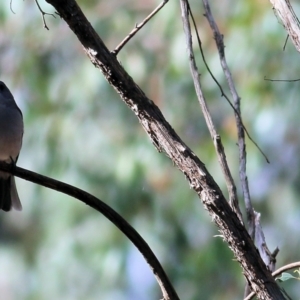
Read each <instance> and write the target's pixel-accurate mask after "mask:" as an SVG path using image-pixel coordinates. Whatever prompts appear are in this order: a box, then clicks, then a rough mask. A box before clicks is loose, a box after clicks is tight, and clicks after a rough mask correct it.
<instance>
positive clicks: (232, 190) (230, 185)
mask: <svg viewBox="0 0 300 300" xmlns="http://www.w3.org/2000/svg"><path fill="white" fill-rule="evenodd" d="M180 5H181V12H182V13H181V15H182V21H183V27H184V31H185V36H186V43H187V51H188V56H189V62H190V70H191V73H192V77H193V81H194V86H195V90H196V93H197V97H198V101H199V103H200V106H201V110H202V112H203V115H204V118H205V121H206V124H207V127H208V130H209V132H210V135H211V137H212V140H213V142H214V146H215V149H216V152H217V156H218V160H219V163H220V166H221V169H222V172H223V174H224V177H225V181H226V186H227V189H228V193H229V201H230V203H231V207H232V209H233V210H234V211H235V212H236V214H237V215H238V217H239V219H240V221H241V223H243V221H242V214H241V211H240V209H239V206H238V205H232V203H234V204H235V203H237V204H238V199H237V192H236V186H235V183H234V181H233V178H232V175H231V172H230V169H229V166H228V163H227V159H226V155H225V151H224V148H223V145H222V141H221V137H220V135H219V134H217V132H216V129H215V126H214V124H213V121H212V118H211V115H210V112H209V109H208V106H207V103H206V100H205V98H204V95H203V93H202V90H201V86H200V80H199V73H198V68H197V65H196V61H195V56H194V51H193V46H192V32H191V27H190V22H189V12H191V11H190V8H189V4H188V1H185V0H181V1H180Z"/></svg>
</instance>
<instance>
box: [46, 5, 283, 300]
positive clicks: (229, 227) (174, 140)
mask: <svg viewBox="0 0 300 300" xmlns="http://www.w3.org/2000/svg"><path fill="white" fill-rule="evenodd" d="M47 2H48V3H49V4H51V5H53V6H54V7H55V9H56V10H57V12H58V13H59V15H60V16H61V17H62V18H63V19H64V20H65V21H66V22H67V23H68V25H69V26H70V28H71V30H72V31H73V32H74V33H75V34H76V36H77V37H78V39H79V41H80V42H81V44H82V46H83V48H84V51H85V52H86V54H87V55H88V57H89V58H90V60H91V62H92V63H93V64H94V66H95V67H97V68H99V69H100V70H101V72H102V73H103V75H104V76H105V78H106V79H107V81H108V82H109V84H111V85H112V86H113V87H114V89H115V90H116V91H117V93H118V94H119V95H120V97H121V98H122V100H123V101H124V102H125V103H126V104H127V105H128V106H129V108H130V109H131V110H132V111H133V112H134V114H135V115H136V116H137V118H138V119H139V121H140V123H141V125H142V126H143V128H144V130H145V131H146V133H147V134H148V136H149V137H150V139H151V141H152V142H153V144H154V145H155V147H156V148H157V150H158V151H159V152H161V151H164V152H165V153H166V154H167V156H168V157H169V158H170V159H171V160H172V161H173V163H174V164H175V165H176V166H177V167H178V168H179V169H180V170H181V171H182V172H183V173H184V174H185V176H186V178H187V180H188V181H189V183H190V186H191V187H192V188H193V189H194V190H195V191H196V192H197V194H198V196H199V198H200V199H201V200H202V202H203V205H204V207H205V208H206V209H207V210H208V211H209V213H210V215H211V216H212V219H213V221H214V222H215V223H216V225H217V226H218V227H219V229H220V232H221V234H222V236H223V238H224V240H225V241H226V242H227V243H228V245H229V247H230V249H231V250H232V251H233V253H234V255H235V257H236V259H237V260H238V261H239V262H240V264H241V266H242V268H243V272H244V274H245V276H246V278H247V280H248V281H249V283H250V284H251V288H252V290H253V291H255V292H256V294H257V296H258V298H259V299H272V300H274V299H284V297H283V295H282V293H281V291H280V289H279V287H278V285H277V284H276V282H275V280H274V279H273V278H272V276H271V274H270V272H269V271H268V270H267V268H266V266H265V264H264V263H263V261H262V259H261V258H260V256H259V254H258V252H257V250H256V248H255V246H254V244H253V242H252V240H251V238H250V236H249V234H248V232H247V230H246V229H245V228H244V226H242V225H241V223H240V220H239V219H238V217H237V215H236V214H235V213H234V212H233V211H232V209H231V208H230V206H229V204H228V203H227V201H226V199H225V198H224V196H223V194H222V192H221V190H220V188H219V186H218V185H217V184H216V182H215V181H214V179H213V178H212V176H211V175H210V174H209V173H208V171H207V170H206V168H205V166H204V164H203V163H202V162H201V161H200V160H199V158H198V157H197V156H196V155H195V154H194V153H193V152H192V151H191V150H190V148H189V147H188V146H187V145H185V144H184V142H183V141H182V140H181V139H180V137H179V136H178V135H177V134H176V132H175V131H174V130H173V128H172V127H171V126H170V124H169V123H168V122H167V121H166V120H165V118H164V117H163V115H162V113H161V111H160V110H159V109H158V107H157V106H156V105H155V104H154V103H153V101H151V100H150V99H148V98H147V97H146V95H145V94H144V92H143V91H142V90H141V89H140V87H139V86H138V85H137V84H136V83H135V82H134V81H133V79H132V78H131V77H130V76H129V75H128V74H127V73H126V71H125V70H124V69H123V67H122V66H121V65H120V64H119V62H118V61H117V59H116V57H115V56H114V55H113V54H111V53H110V52H109V50H108V49H107V47H106V46H105V45H104V43H103V41H102V40H101V39H100V37H99V36H98V34H97V33H96V32H95V30H94V29H93V27H92V26H91V24H90V23H89V22H88V20H87V19H86V17H85V16H84V14H83V13H82V11H81V10H80V8H79V6H78V5H77V3H76V2H75V1H74V0H65V1H60V0H47ZM173 299H174V298H173Z"/></svg>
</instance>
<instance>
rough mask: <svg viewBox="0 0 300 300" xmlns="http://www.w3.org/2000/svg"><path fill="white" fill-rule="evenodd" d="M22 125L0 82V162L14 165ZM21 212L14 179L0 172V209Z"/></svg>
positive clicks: (21, 134) (20, 142)
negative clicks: (12, 209)
mask: <svg viewBox="0 0 300 300" xmlns="http://www.w3.org/2000/svg"><path fill="white" fill-rule="evenodd" d="M23 131H24V125H23V116H22V112H21V110H20V109H19V107H18V106H17V104H16V102H15V99H14V97H13V95H12V94H11V92H10V90H9V89H8V88H7V86H6V85H5V84H4V83H3V82H2V81H0V161H5V162H7V163H14V164H15V163H16V162H17V159H18V156H19V152H20V149H21V146H22V137H23ZM12 207H13V208H14V209H17V210H21V209H22V205H21V202H20V199H19V196H18V192H17V188H16V183H15V178H14V176H12V175H11V174H9V173H6V172H3V171H0V209H2V210H4V211H9V210H11V208H12Z"/></svg>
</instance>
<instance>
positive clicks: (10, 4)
mask: <svg viewBox="0 0 300 300" xmlns="http://www.w3.org/2000/svg"><path fill="white" fill-rule="evenodd" d="M9 7H10V10H11V12H12V13H13V14H16V13H15V12H14V11H13V9H12V0H10V3H9Z"/></svg>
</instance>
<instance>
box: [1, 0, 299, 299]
mask: <svg viewBox="0 0 300 300" xmlns="http://www.w3.org/2000/svg"><path fill="white" fill-rule="evenodd" d="M294 2H295V1H294ZM294 2H293V3H292V4H293V6H294V8H295V10H296V12H300V7H299V4H297V3H294ZM78 3H79V5H80V6H81V8H82V9H83V11H84V13H85V14H86V16H87V17H88V19H89V21H90V22H91V24H92V25H93V26H94V27H95V29H96V30H97V32H98V33H99V35H100V36H101V38H102V39H103V41H104V42H105V43H106V45H107V46H108V48H109V49H111V50H113V49H114V47H115V46H116V45H117V44H118V43H119V42H120V41H121V40H122V39H123V38H124V37H125V36H126V35H127V34H128V33H129V32H130V31H131V30H132V28H133V27H134V25H135V23H138V22H140V21H141V20H143V19H144V18H145V17H146V16H147V15H148V14H149V13H150V12H151V11H152V10H153V9H154V8H155V7H156V5H158V4H159V1H154V0H144V1H132V0H127V1H126V0H124V1H113V0H112V1H95V0H94V1H92V0H86V1H83V0H81V1H78ZM212 4H213V5H212V11H213V13H214V16H215V18H216V20H217V21H218V25H219V28H220V30H221V32H222V33H223V34H224V39H225V44H226V55H227V59H228V62H229V66H230V68H231V71H232V74H233V77H234V79H235V82H236V86H237V89H238V92H239V94H240V96H241V98H242V112H243V118H244V123H245V124H246V126H247V128H248V130H249V132H250V133H251V135H252V137H253V138H254V139H255V140H256V141H257V142H258V144H259V145H260V147H261V148H262V149H263V150H264V152H265V153H266V154H267V156H268V158H269V160H270V161H271V163H270V164H267V163H266V161H265V160H264V158H263V157H262V156H261V154H260V153H259V152H258V150H257V149H256V148H255V147H254V146H253V144H252V143H251V142H249V141H247V147H248V148H247V149H248V165H247V167H248V179H249V184H250V190H251V195H252V200H253V203H254V206H255V209H256V210H257V211H259V212H261V214H262V225H263V229H264V232H265V235H266V240H267V243H268V245H269V247H270V249H271V250H273V249H274V248H275V247H276V246H278V247H279V248H280V250H281V251H280V252H279V255H278V260H277V267H280V266H282V265H284V264H287V263H290V262H293V261H296V260H299V247H300V243H299V228H300V224H299V211H300V201H299V192H300V189H299V186H300V185H299V155H298V153H299V152H300V147H299V145H300V143H299V137H300V130H299V127H300V126H299V97H298V92H297V91H298V90H299V83H298V82H270V81H266V80H264V77H265V76H266V77H268V78H272V79H295V78H298V77H299V65H298V63H297V62H298V59H299V55H298V53H297V52H296V50H295V49H294V47H293V45H292V44H291V42H290V41H288V43H287V47H286V49H285V51H283V50H282V48H283V45H284V41H285V39H286V33H285V30H284V29H283V27H282V25H281V24H280V23H279V22H278V21H277V19H276V18H275V16H274V14H273V11H272V8H271V4H270V3H269V2H268V1H265V2H261V1H258V0H253V1H239V2H238V1H233V0H224V1H218V2H214V3H212ZM40 5H41V6H42V7H43V9H44V10H45V11H47V12H53V8H52V7H51V6H49V5H47V4H46V3H45V2H44V1H40ZM191 6H192V9H193V12H194V15H195V17H196V20H197V24H198V30H199V32H200V35H201V39H202V42H203V47H204V51H205V55H206V59H207V60H208V63H209V65H210V68H211V70H212V72H213V73H214V75H215V76H216V77H217V78H218V80H219V82H220V83H221V84H222V85H223V87H224V89H225V90H226V92H227V93H228V89H227V87H226V82H225V78H224V75H223V73H222V70H221V67H220V64H219V59H218V55H217V51H216V47H215V43H214V40H213V37H212V33H211V30H210V29H209V27H208V25H207V21H206V19H205V17H204V16H203V8H202V4H201V3H200V2H199V1H195V0H194V1H191ZM12 7H13V11H14V12H15V13H13V12H12V11H11V10H10V5H9V1H2V2H1V3H0V25H1V30H0V53H1V55H0V79H1V80H3V81H4V82H5V83H6V84H7V85H8V87H9V88H10V89H11V91H12V92H13V94H14V96H15V99H16V101H17V103H18V105H19V106H20V108H21V109H22V111H23V114H24V122H25V135H24V140H23V148H22V152H21V155H20V158H19V162H18V165H19V166H21V167H24V168H28V169H30V170H33V171H35V172H39V173H41V174H44V175H47V176H51V177H54V178H56V179H58V180H62V181H64V182H67V183H69V184H72V185H75V186H77V187H79V188H81V189H84V190H86V191H88V192H90V193H91V194H93V195H95V196H97V197H99V198H100V199H102V200H103V201H105V202H106V203H107V204H109V205H110V206H112V207H113V208H114V209H115V210H116V211H117V212H119V213H120V214H121V215H122V216H123V217H124V218H125V219H126V220H127V221H128V222H129V223H130V224H131V225H133V226H134V227H135V228H136V229H137V230H138V232H139V233H140V234H141V235H142V236H143V237H144V238H145V240H146V241H147V242H148V243H149V245H150V247H151V248H152V249H153V251H154V252H155V254H156V255H157V257H158V258H159V260H160V261H161V263H162V265H163V267H164V268H165V270H166V272H167V274H168V275H169V277H170V279H171V281H172V283H173V284H174V286H175V289H176V290H177V292H178V294H179V297H180V298H182V299H224V300H226V299H230V300H232V299H241V297H242V295H243V288H244V283H245V282H244V279H243V276H242V272H241V268H240V267H239V265H238V263H237V262H236V261H235V260H234V257H233V255H232V253H231V252H230V251H229V250H228V248H227V245H226V244H225V243H224V242H223V241H222V239H221V238H220V237H215V236H216V235H218V231H217V229H216V227H215V225H214V224H213V223H212V222H211V220H210V217H209V216H208V214H207V212H206V211H205V210H204V209H203V207H202V205H201V202H200V201H199V199H198V198H197V196H196V194H195V193H194V192H193V191H192V190H190V188H189V185H188V182H187V181H186V180H185V178H184V176H183V175H182V174H181V173H180V172H179V171H178V170H177V169H176V168H175V167H174V166H173V164H172V162H171V161H170V160H169V159H168V158H166V157H165V156H164V155H162V154H159V153H158V152H157V151H156V150H155V148H154V147H153V145H152V144H151V142H150V140H149V139H148V137H147V136H146V134H145V133H144V131H143V130H142V128H141V126H140V125H139V123H138V121H137V119H136V117H135V116H134V114H132V112H131V111H130V110H129V109H128V108H127V107H126V105H125V104H124V103H122V102H121V101H120V98H119V97H118V95H117V94H116V93H115V92H114V90H113V89H112V88H111V87H110V86H109V84H108V83H106V81H105V80H104V79H103V76H102V74H101V73H100V72H99V71H98V70H97V69H95V68H94V67H93V66H92V64H91V63H90V62H89V60H88V59H87V57H86V56H85V54H84V52H83V50H82V48H81V46H80V44H79V42H78V41H77V39H76V37H75V36H74V35H73V33H72V32H71V31H70V30H69V28H68V26H67V25H66V24H65V22H64V21H63V20H61V19H60V18H59V17H58V16H56V18H53V17H52V16H46V22H47V24H48V26H49V28H50V30H49V31H47V30H46V29H44V28H43V24H42V20H41V15H40V13H39V11H38V9H37V7H36V5H35V2H34V1H20V0H19V1H16V0H15V1H13V2H12ZM195 51H196V53H197V55H198V57H197V61H198V64H199V71H200V73H201V82H202V86H203V90H204V92H205V96H206V98H207V101H208V104H209V107H210V111H211V114H212V117H213V120H214V122H215V124H216V126H217V129H218V131H219V133H220V134H221V136H222V139H223V142H224V144H225V149H226V154H227V158H228V161H229V164H230V167H231V170H232V172H233V176H234V179H235V181H236V183H237V185H238V191H239V196H240V199H241V201H242V195H241V191H240V183H239V177H238V149H237V145H236V142H237V138H236V130H235V125H234V117H233V112H232V110H231V108H230V107H229V105H228V104H227V103H226V101H225V99H224V98H222V97H221V93H220V91H219V90H218V88H217V87H216V84H215V83H214V82H213V81H212V79H211V77H210V75H209V74H208V72H207V70H206V69H205V67H204V66H203V62H202V60H201V57H200V54H199V49H198V48H197V46H196V45H195ZM118 59H119V60H120V62H121V63H122V65H123V66H124V67H125V69H126V70H127V71H128V72H129V74H130V75H131V76H132V77H133V78H134V80H135V81H136V82H137V83H138V84H139V85H140V86H141V88H142V89H143V90H144V91H145V92H146V94H147V95H148V96H149V97H150V98H151V99H152V100H153V101H154V102H155V103H156V104H157V105H158V106H159V107H160V109H161V110H162V112H163V114H164V115H165V117H166V118H167V120H168V121H169V122H170V123H171V125H172V126H173V127H174V129H175V130H176V131H177V132H178V133H179V135H180V136H181V137H182V138H183V140H184V141H185V142H186V143H187V144H188V145H189V146H190V147H191V148H192V149H193V151H194V152H195V153H196V154H197V155H198V156H199V157H200V159H201V160H202V161H204V163H205V164H206V166H207V168H208V170H209V171H210V172H211V174H212V175H213V176H214V177H215V179H216V181H217V182H218V184H219V185H220V186H221V188H222V190H223V191H224V193H225V195H226V197H227V192H226V188H225V185H224V178H223V176H222V174H221V171H220V167H219V165H218V163H217V159H216V155H215V152H214V148H213V145H212V141H211V139H210V136H209V133H208V130H207V128H206V126H205V122H204V120H203V116H202V113H201V111H200V107H199V104H198V102H197V99H196V97H195V92H194V89H193V84H192V80H191V76H190V73H189V67H188V60H187V52H186V46H185V39H184V35H183V29H182V23H181V17H180V8H179V2H178V1H169V2H168V3H167V5H166V6H165V8H164V9H163V10H162V11H161V12H160V13H159V14H158V15H157V16H155V18H154V19H153V20H151V21H150V23H149V24H148V25H147V26H146V27H145V28H144V29H143V30H142V31H141V32H139V33H138V34H137V35H136V36H135V37H134V39H133V40H132V41H130V43H128V44H127V45H126V46H125V48H124V49H123V50H122V51H121V53H120V54H119V56H118ZM228 95H229V93H228ZM17 185H18V190H19V194H20V197H21V200H22V203H23V211H22V212H21V213H20V212H15V211H13V212H10V213H3V212H2V213H1V218H0V225H1V226H0V242H1V245H0V270H1V271H0V290H1V299H6V300H14V299H26V300H27V299H28V300H29V299H30V300H33V299H64V300H69V299H70V300H71V299H72V300H73V299H91V300H92V299H116V300H123V299H133V300H135V299H145V300H147V299H149V300H150V299H160V298H159V297H161V294H160V291H159V289H158V285H157V283H156V281H155V280H154V277H153V275H152V274H151V272H150V269H149V267H148V266H147V264H146V263H145V262H144V260H143V258H142V257H141V255H140V254H139V253H138V251H137V250H136V249H135V248H134V247H133V245H132V244H131V243H130V242H129V241H128V240H127V239H126V238H125V237H124V236H122V234H121V233H120V232H119V230H118V229H116V228H115V227H114V226H113V225H112V224H111V223H110V222H109V221H108V220H106V219H105V218H104V217H103V216H101V215H100V214H98V213H96V212H95V211H93V210H92V209H90V208H89V207H87V206H85V205H84V204H82V203H80V202H78V201H74V199H71V198H70V197H68V196H65V195H62V194H59V193H57V192H55V191H51V190H48V189H46V188H43V187H39V186H36V185H34V184H32V183H30V182H27V181H24V180H19V179H17ZM242 206H243V205H242ZM285 288H286V290H287V291H288V292H289V294H290V296H291V297H292V298H293V297H296V295H299V293H300V285H299V284H298V283H297V282H296V283H295V282H288V283H287V284H285Z"/></svg>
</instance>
